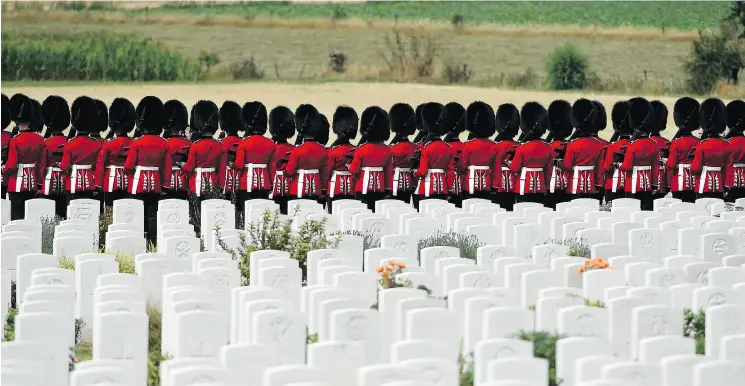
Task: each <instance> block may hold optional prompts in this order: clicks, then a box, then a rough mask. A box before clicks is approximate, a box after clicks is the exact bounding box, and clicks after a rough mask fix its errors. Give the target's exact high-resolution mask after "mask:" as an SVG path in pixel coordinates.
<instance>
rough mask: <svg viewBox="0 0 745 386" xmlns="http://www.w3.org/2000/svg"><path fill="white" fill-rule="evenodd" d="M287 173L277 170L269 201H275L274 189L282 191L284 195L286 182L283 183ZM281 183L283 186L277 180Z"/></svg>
mask: <svg viewBox="0 0 745 386" xmlns="http://www.w3.org/2000/svg"><path fill="white" fill-rule="evenodd" d="M284 175H285V172H284V170H277V171H275V172H274V181H272V192H271V193H269V199H270V200H273V199H274V189H280V190H281V192H282V194H284V184H285V183H284V181H282V177H284ZM278 178H279V180H280V181H281V184H277V179H278Z"/></svg>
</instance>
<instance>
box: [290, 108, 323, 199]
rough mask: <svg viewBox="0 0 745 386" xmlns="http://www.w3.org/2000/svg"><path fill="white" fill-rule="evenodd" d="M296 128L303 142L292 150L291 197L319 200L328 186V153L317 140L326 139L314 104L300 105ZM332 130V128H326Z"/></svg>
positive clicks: (297, 112) (296, 112)
mask: <svg viewBox="0 0 745 386" xmlns="http://www.w3.org/2000/svg"><path fill="white" fill-rule="evenodd" d="M295 125H296V126H297V127H298V136H299V137H300V139H299V140H298V141H301V142H302V143H301V144H300V145H299V146H297V147H296V148H294V149H292V150H291V151H290V155H289V156H288V157H287V164H286V165H285V167H284V172H285V174H286V175H287V176H289V177H290V196H292V197H293V198H307V199H310V200H318V198H319V197H321V196H322V195H323V189H324V187H325V186H326V183H327V181H326V176H327V175H328V172H327V171H326V170H325V168H326V157H327V156H328V151H327V150H326V148H325V147H323V145H321V144H320V143H318V142H317V141H316V138H323V137H324V134H323V133H322V132H321V131H322V130H323V129H324V124H323V122H322V118H321V114H320V113H319V112H318V110H316V108H315V107H313V106H312V105H308V104H305V105H300V106H299V107H298V108H297V110H296V111H295ZM326 130H328V129H326Z"/></svg>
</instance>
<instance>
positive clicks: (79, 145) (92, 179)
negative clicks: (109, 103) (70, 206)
mask: <svg viewBox="0 0 745 386" xmlns="http://www.w3.org/2000/svg"><path fill="white" fill-rule="evenodd" d="M97 114H98V106H97V105H96V102H95V101H94V100H93V99H91V98H89V97H85V96H83V97H79V98H78V99H75V101H74V102H73V103H72V109H71V116H72V126H73V127H74V128H75V137H74V138H72V139H71V140H70V141H69V142H67V144H65V147H64V149H63V150H62V161H61V162H60V169H62V171H63V172H64V173H65V174H67V181H66V183H65V190H66V191H67V192H68V193H69V198H70V199H71V200H73V199H77V198H93V197H94V193H95V190H96V173H95V170H94V168H95V165H96V158H97V157H98V152H99V151H100V150H101V145H100V144H99V142H98V140H96V139H94V138H91V137H90V136H89V134H90V133H91V132H92V131H94V130H97V127H98V126H97V125H98V123H97V122H96V115H97Z"/></svg>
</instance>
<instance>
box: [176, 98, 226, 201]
mask: <svg viewBox="0 0 745 386" xmlns="http://www.w3.org/2000/svg"><path fill="white" fill-rule="evenodd" d="M191 116H192V117H193V121H194V127H193V128H192V130H194V131H195V132H196V133H197V137H196V141H194V143H193V144H192V145H191V146H190V147H189V155H188V157H187V158H186V163H185V164H184V166H183V168H182V169H183V170H184V172H186V174H187V176H188V177H189V193H193V194H194V195H196V196H197V197H198V198H199V201H200V202H201V200H202V199H203V198H204V196H205V195H207V194H208V193H210V192H211V191H213V190H216V189H217V188H218V186H219V178H218V176H217V171H218V170H222V169H223V168H224V166H223V165H222V161H223V158H222V145H221V144H220V142H219V141H218V140H216V139H215V138H213V136H214V135H215V131H217V124H218V121H219V119H220V109H218V108H217V105H216V104H215V102H212V101H208V100H201V101H199V102H197V104H195V105H194V107H193V108H192V110H191Z"/></svg>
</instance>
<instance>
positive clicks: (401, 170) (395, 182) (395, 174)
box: [393, 168, 411, 196]
mask: <svg viewBox="0 0 745 386" xmlns="http://www.w3.org/2000/svg"><path fill="white" fill-rule="evenodd" d="M401 173H411V168H395V169H393V195H394V196H396V195H398V183H399V181H401Z"/></svg>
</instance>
